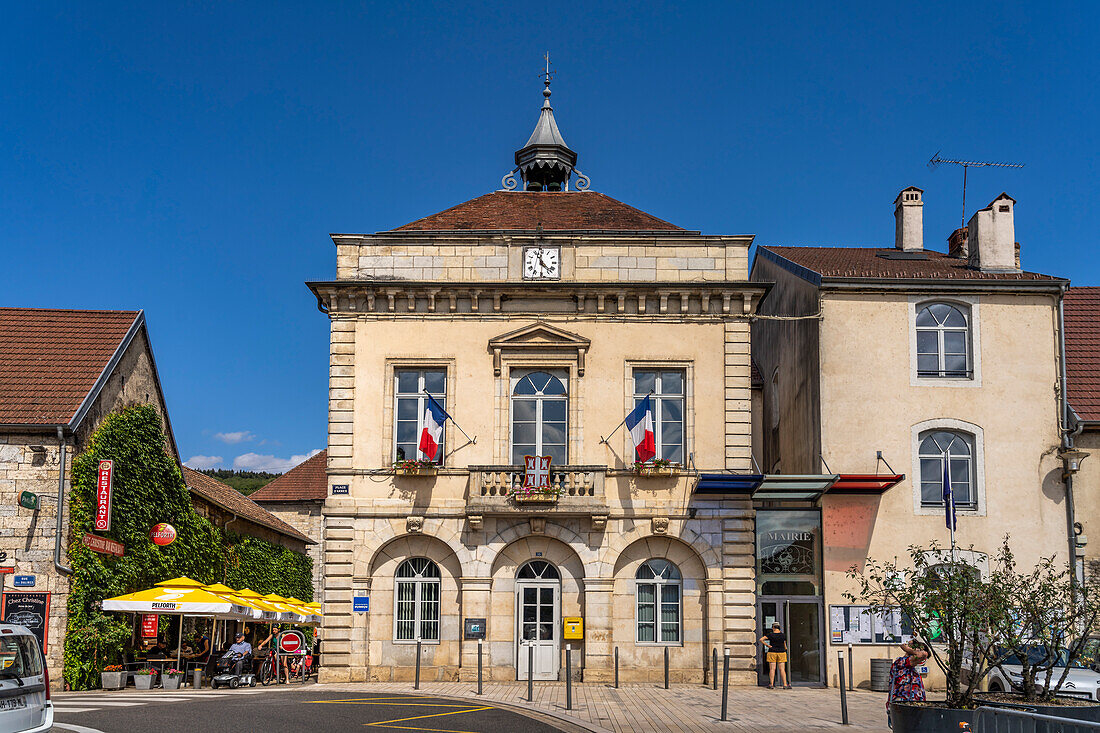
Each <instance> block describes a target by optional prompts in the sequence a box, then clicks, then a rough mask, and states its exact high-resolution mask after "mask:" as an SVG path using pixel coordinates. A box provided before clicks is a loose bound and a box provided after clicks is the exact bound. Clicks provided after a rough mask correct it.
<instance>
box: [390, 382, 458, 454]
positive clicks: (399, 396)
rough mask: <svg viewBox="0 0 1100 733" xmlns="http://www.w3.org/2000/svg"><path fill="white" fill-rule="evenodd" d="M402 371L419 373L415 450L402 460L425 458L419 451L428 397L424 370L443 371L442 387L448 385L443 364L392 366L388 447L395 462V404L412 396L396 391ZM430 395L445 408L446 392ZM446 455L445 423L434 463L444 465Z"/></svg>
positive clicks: (396, 409) (396, 417)
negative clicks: (391, 405)
mask: <svg viewBox="0 0 1100 733" xmlns="http://www.w3.org/2000/svg"><path fill="white" fill-rule="evenodd" d="M403 372H417V373H418V375H419V376H418V377H417V390H418V392H417V395H416V398H417V400H416V440H415V442H414V445H416V451H415V455H413V456H405V458H404V459H403V460H417V461H421V460H425V458H424V456H423V454H422V453H421V452H420V435H421V434H422V433H423V432H424V411H425V410H426V409H427V405H428V397H427V395H425V394H424V372H443V385H444V389H446V388H447V386H448V384H447V379H448V376H449V372H448V370H447V367H445V366H436V365H428V366H395V367H394V370H393V440H392V441H391V443H392V445H391V447H390V460H391V461H394V462H396V461H397V460H398V458H397V447H398V443H397V423H398V415H399V411H398V407H397V404H398V402H399V401H400V400H403V399H404V400H408V399H412V397H413V395H411V394H409V393H406V392H398V391H397V390H398V383H399V379H400V375H401V374H402V373H403ZM432 397H434V398H435V400H436V402H438V403H439V406H440V407H442V408H443V409H444V410H446V409H447V395H446V393H444V394H442V395H437V394H433V395H432ZM446 455H447V429H446V424H444V429H443V439H442V442H441V443H440V446H439V455H438V456H437V457H436V459H435V461H434V463H435V465H437V466H442V465H444V460H445V458H446Z"/></svg>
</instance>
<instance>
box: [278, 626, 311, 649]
mask: <svg viewBox="0 0 1100 733" xmlns="http://www.w3.org/2000/svg"><path fill="white" fill-rule="evenodd" d="M305 648H306V637H305V636H303V635H302V632H301V631H295V630H294V629H290V630H289V631H284V632H283V633H281V634H279V652H280V653H282V654H303V653H305Z"/></svg>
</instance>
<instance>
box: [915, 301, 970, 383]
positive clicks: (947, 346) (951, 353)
mask: <svg viewBox="0 0 1100 733" xmlns="http://www.w3.org/2000/svg"><path fill="white" fill-rule="evenodd" d="M917 308H918V310H917V320H916V328H917V376H918V377H921V378H929V379H932V378H944V379H969V378H970V377H971V376H972V375H973V373H974V370H973V366H972V361H973V360H972V359H971V355H970V320H969V318H968V313H969V312H968V310H967V309H965V308H963V307H962V306H959V305H955V304H952V303H928V304H925V305H919V306H917Z"/></svg>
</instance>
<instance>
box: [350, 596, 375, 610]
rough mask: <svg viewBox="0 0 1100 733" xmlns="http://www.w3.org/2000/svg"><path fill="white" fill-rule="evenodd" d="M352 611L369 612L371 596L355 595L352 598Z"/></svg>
mask: <svg viewBox="0 0 1100 733" xmlns="http://www.w3.org/2000/svg"><path fill="white" fill-rule="evenodd" d="M351 611H352V613H367V612H369V611H370V596H353V597H352V599H351Z"/></svg>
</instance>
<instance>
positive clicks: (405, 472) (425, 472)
mask: <svg viewBox="0 0 1100 733" xmlns="http://www.w3.org/2000/svg"><path fill="white" fill-rule="evenodd" d="M393 473H394V475H395V476H435V475H436V474H437V473H439V467H438V466H394V467H393Z"/></svg>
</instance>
